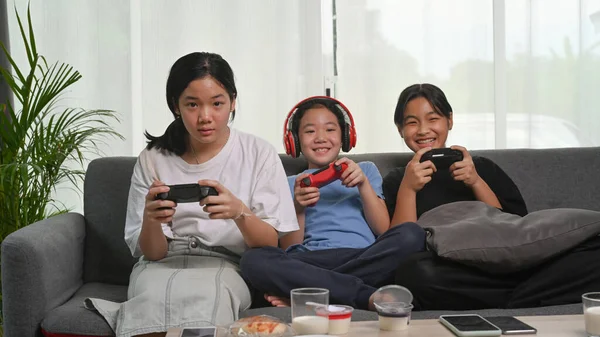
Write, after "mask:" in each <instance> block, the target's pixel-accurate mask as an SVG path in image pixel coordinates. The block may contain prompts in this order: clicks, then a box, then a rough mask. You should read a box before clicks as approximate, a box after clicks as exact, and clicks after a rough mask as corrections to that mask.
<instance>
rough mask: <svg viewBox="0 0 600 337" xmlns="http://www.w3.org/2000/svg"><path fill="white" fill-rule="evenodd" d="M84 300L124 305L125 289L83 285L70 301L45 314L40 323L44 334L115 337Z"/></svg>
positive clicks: (106, 285) (94, 284)
mask: <svg viewBox="0 0 600 337" xmlns="http://www.w3.org/2000/svg"><path fill="white" fill-rule="evenodd" d="M87 297H95V298H101V299H105V300H109V301H115V302H123V301H125V300H127V286H122V285H111V284H102V283H86V284H84V285H83V286H82V287H81V288H80V289H79V290H78V291H77V292H76V293H75V295H73V297H72V298H71V299H70V300H69V301H67V302H66V303H65V304H63V305H61V306H59V307H57V308H55V309H54V310H52V311H50V312H49V313H48V314H47V315H46V317H45V318H44V320H43V321H42V330H43V331H44V333H45V335H46V336H48V337H50V336H52V337H54V336H68V337H75V336H79V335H84V336H114V335H115V334H114V332H113V330H112V329H111V327H110V326H109V325H108V323H106V321H105V320H104V318H103V317H102V316H101V315H100V314H98V313H97V312H95V311H92V310H88V309H86V308H85V307H84V305H83V301H84V300H85V299H86V298H87Z"/></svg>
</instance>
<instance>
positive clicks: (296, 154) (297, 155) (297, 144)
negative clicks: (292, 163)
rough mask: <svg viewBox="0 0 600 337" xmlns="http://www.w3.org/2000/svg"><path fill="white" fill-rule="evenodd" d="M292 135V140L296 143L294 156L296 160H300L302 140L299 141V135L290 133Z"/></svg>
mask: <svg viewBox="0 0 600 337" xmlns="http://www.w3.org/2000/svg"><path fill="white" fill-rule="evenodd" d="M290 134H291V135H292V139H293V142H294V154H293V155H292V156H293V157H294V158H298V157H300V152H302V151H301V150H300V139H298V135H297V134H295V133H293V132H290Z"/></svg>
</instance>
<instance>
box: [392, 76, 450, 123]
mask: <svg viewBox="0 0 600 337" xmlns="http://www.w3.org/2000/svg"><path fill="white" fill-rule="evenodd" d="M418 97H423V98H425V99H426V100H427V101H428V102H429V104H430V105H431V107H433V109H435V111H436V112H437V113H439V114H440V115H442V116H444V117H446V118H450V117H451V116H452V107H451V106H450V103H449V102H448V99H447V98H446V95H445V94H444V92H443V91H442V89H440V88H438V87H436V86H435V85H433V84H429V83H423V84H413V85H411V86H409V87H407V88H406V89H404V90H402V93H400V97H399V98H398V104H396V111H395V112H394V123H395V124H396V125H397V126H400V127H402V125H404V111H406V106H407V105H408V103H409V102H410V101H412V100H413V99H415V98H418Z"/></svg>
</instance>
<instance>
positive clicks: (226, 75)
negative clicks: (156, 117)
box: [144, 52, 237, 156]
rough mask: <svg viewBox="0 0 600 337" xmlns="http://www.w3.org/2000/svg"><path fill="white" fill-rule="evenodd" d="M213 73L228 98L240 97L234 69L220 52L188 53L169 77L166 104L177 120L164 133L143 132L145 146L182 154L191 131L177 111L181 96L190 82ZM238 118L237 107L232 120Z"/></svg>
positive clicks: (178, 61)
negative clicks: (157, 134)
mask: <svg viewBox="0 0 600 337" xmlns="http://www.w3.org/2000/svg"><path fill="white" fill-rule="evenodd" d="M206 76H210V77H212V78H214V79H215V80H216V81H217V82H219V83H221V85H223V88H225V91H227V93H228V94H229V98H230V99H231V101H232V102H233V101H234V100H235V98H236V97H237V89H236V87H235V80H234V78H233V70H232V69H231V67H230V66H229V63H227V61H225V59H223V58H222V57H221V55H218V54H214V53H206V52H195V53H191V54H187V55H185V56H183V57H181V58H180V59H179V60H177V61H176V62H175V63H174V64H173V66H172V67H171V71H170V72H169V78H168V79H167V105H168V106H169V110H171V113H172V114H173V118H175V120H174V121H173V122H171V124H169V126H168V127H167V129H166V130H165V133H164V134H163V135H162V136H159V137H155V136H152V135H151V134H149V133H148V131H146V132H144V135H145V136H146V138H147V139H148V144H147V145H146V148H147V149H148V150H150V149H152V148H157V149H164V150H167V151H170V152H173V153H175V154H176V155H178V156H181V155H183V154H184V153H185V151H186V149H187V137H188V132H187V130H186V129H185V126H184V125H183V120H182V119H181V117H180V116H179V115H178V113H177V102H179V97H180V96H181V94H182V93H183V91H184V90H185V88H187V86H188V85H189V84H190V82H192V81H194V80H197V79H200V78H204V77H206ZM234 118H235V110H233V111H232V113H231V120H232V121H233V119H234Z"/></svg>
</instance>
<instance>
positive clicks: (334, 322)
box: [317, 304, 354, 335]
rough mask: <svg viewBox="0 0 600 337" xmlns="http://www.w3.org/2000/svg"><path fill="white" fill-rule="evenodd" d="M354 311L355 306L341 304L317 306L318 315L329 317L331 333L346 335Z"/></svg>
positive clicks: (329, 332)
mask: <svg viewBox="0 0 600 337" xmlns="http://www.w3.org/2000/svg"><path fill="white" fill-rule="evenodd" d="M352 312H354V308H352V307H351V306H348V305H341V304H335V305H329V306H327V307H320V308H317V315H319V316H326V317H328V319H329V330H328V332H327V333H328V334H330V335H345V334H347V333H348V331H349V330H350V322H351V321H352Z"/></svg>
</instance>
